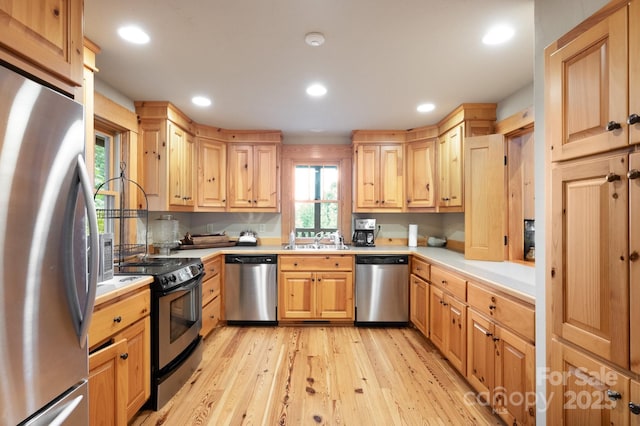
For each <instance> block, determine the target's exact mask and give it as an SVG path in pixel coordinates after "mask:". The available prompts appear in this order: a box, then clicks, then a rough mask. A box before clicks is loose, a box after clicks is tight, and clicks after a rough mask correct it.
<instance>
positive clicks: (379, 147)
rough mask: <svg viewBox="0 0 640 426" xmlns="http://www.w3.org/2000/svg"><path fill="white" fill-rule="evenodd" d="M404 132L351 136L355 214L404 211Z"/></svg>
mask: <svg viewBox="0 0 640 426" xmlns="http://www.w3.org/2000/svg"><path fill="white" fill-rule="evenodd" d="M404 139H405V135H404V132H384V131H364V130H355V131H354V132H353V134H352V142H353V159H354V167H355V172H354V182H353V191H354V208H353V211H355V212H376V211H377V212H400V211H402V209H403V207H404V195H403V194H404V143H403V142H404Z"/></svg>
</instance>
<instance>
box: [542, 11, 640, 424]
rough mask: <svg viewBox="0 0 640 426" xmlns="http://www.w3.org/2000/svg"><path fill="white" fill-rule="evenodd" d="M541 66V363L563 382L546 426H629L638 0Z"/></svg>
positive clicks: (634, 349)
mask: <svg viewBox="0 0 640 426" xmlns="http://www.w3.org/2000/svg"><path fill="white" fill-rule="evenodd" d="M545 59H546V63H547V67H546V75H545V85H546V86H545V122H546V123H547V127H546V134H545V138H546V140H547V149H548V158H549V163H548V164H547V169H548V171H549V178H548V179H547V181H548V182H549V185H550V188H548V190H547V193H548V194H550V198H549V200H548V201H549V205H550V209H549V211H550V213H548V220H547V222H548V223H550V224H551V231H550V233H549V236H548V238H547V241H546V250H547V253H548V262H547V263H548V267H547V273H546V276H547V283H546V285H547V294H548V295H550V303H548V304H547V306H548V307H547V309H548V313H547V318H548V320H549V321H551V324H549V327H547V328H548V330H550V331H549V332H548V333H549V336H548V337H549V342H548V344H547V348H548V349H547V351H548V352H547V358H548V363H549V365H550V367H551V370H552V371H553V372H558V373H562V377H566V378H568V379H567V380H551V379H550V380H549V383H548V386H547V389H548V393H549V395H548V396H551V395H556V398H554V399H553V400H552V402H551V406H550V410H549V412H548V413H549V414H548V419H555V420H557V419H563V421H564V423H565V424H578V423H580V424H614V423H615V424H629V423H630V422H640V417H639V416H640V410H638V409H637V406H638V404H640V400H638V397H640V395H638V394H637V392H635V391H634V392H631V389H634V390H637V389H638V387H637V386H638V383H639V379H640V343H638V338H637V336H638V333H639V332H640V314H638V312H637V306H638V303H639V302H640V292H639V291H638V288H639V286H640V276H639V272H640V270H639V269H638V268H640V266H638V259H639V257H640V255H638V252H640V229H639V228H638V225H636V223H635V222H636V221H635V220H634V219H635V218H637V217H638V215H639V214H640V179H639V178H640V161H639V160H640V159H639V156H640V153H639V152H638V146H637V145H636V144H638V143H640V124H638V123H639V122H640V119H639V117H638V114H640V101H639V99H640V88H639V85H638V84H639V83H638V82H639V80H640V2H639V1H638V0H632V1H630V2H626V1H625V2H622V1H613V2H611V3H610V4H608V5H607V6H605V7H604V8H603V9H602V10H600V11H599V12H597V13H596V14H595V15H594V16H592V17H591V18H589V19H588V20H587V21H586V23H585V24H583V25H581V26H579V27H578V28H577V29H576V30H574V31H572V32H570V33H569V34H568V35H567V36H565V37H563V38H562V39H561V40H559V41H558V42H556V43H554V44H551V45H550V46H549V47H548V48H547V49H546V51H545ZM576 379H579V380H576ZM581 391H584V392H586V393H588V394H589V395H591V397H592V399H591V400H590V401H589V403H588V404H581V405H580V404H578V406H572V405H571V404H573V405H575V404H576V403H577V402H580V403H581V402H583V401H577V400H571V396H572V395H576V394H577V393H579V392H581ZM557 395H561V397H560V398H558V397H557ZM634 407H636V408H634ZM634 424H636V423H634Z"/></svg>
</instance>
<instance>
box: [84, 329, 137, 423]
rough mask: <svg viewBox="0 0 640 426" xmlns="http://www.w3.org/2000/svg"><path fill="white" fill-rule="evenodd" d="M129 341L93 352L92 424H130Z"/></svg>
mask: <svg viewBox="0 0 640 426" xmlns="http://www.w3.org/2000/svg"><path fill="white" fill-rule="evenodd" d="M126 353H127V341H126V340H119V341H117V342H116V343H114V344H112V345H109V346H107V347H106V348H104V349H101V350H99V351H97V352H94V353H92V354H91V355H89V424H91V425H115V426H125V425H126V424H127V392H128V391H127V380H128V374H129V373H128V368H127V366H128V364H127V358H126V357H125V356H124V354H126Z"/></svg>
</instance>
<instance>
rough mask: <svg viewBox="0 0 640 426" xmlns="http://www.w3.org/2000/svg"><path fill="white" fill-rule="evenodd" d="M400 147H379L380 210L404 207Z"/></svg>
mask: <svg viewBox="0 0 640 426" xmlns="http://www.w3.org/2000/svg"><path fill="white" fill-rule="evenodd" d="M402 153H403V147H402V145H383V146H381V147H380V204H379V206H378V207H381V208H398V209H400V208H402V206H403V205H404V178H403V174H404V167H403V166H404V159H403V156H402Z"/></svg>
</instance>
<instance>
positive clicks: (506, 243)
mask: <svg viewBox="0 0 640 426" xmlns="http://www.w3.org/2000/svg"><path fill="white" fill-rule="evenodd" d="M508 244H509V237H507V236H506V235H505V236H504V245H505V246H506V245H508Z"/></svg>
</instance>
